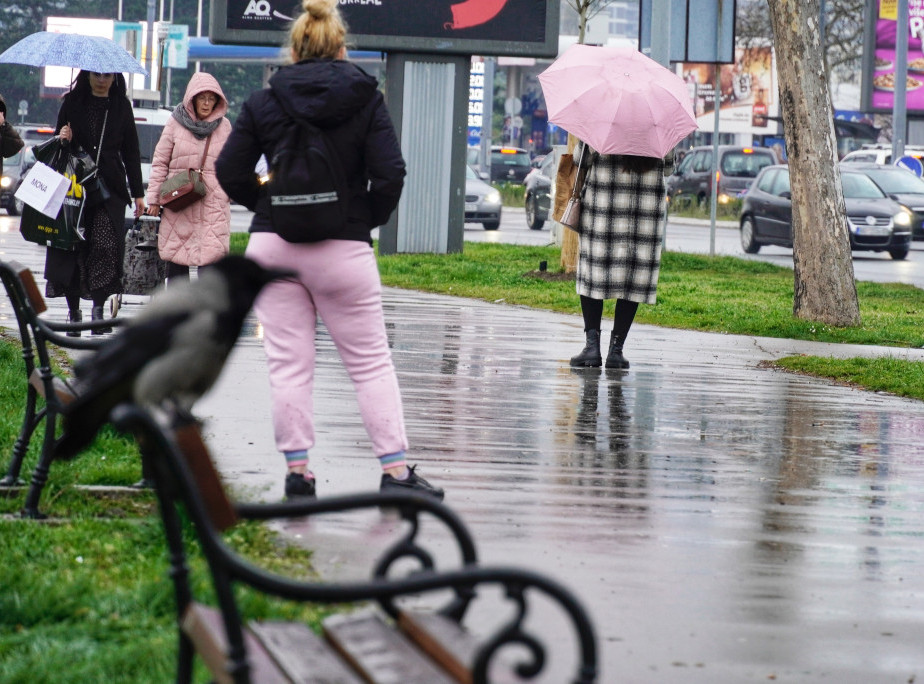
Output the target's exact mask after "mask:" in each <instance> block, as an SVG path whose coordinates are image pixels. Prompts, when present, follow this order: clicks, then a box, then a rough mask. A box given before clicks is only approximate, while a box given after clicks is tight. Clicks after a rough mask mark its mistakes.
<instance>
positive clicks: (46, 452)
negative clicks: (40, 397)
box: [22, 408, 58, 520]
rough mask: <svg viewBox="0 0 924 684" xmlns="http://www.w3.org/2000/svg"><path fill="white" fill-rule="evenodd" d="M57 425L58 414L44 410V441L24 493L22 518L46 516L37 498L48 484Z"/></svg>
mask: <svg viewBox="0 0 924 684" xmlns="http://www.w3.org/2000/svg"><path fill="white" fill-rule="evenodd" d="M57 424H58V412H57V411H54V410H51V409H48V408H46V413H45V439H44V440H42V453H41V454H39V460H38V464H37V465H36V466H35V470H34V471H32V483H31V484H30V485H29V491H28V492H27V493H26V503H25V505H24V506H23V509H22V517H23V518H32V519H35V520H42V519H44V518H47V517H48V516H47V515H45V514H44V513H42V512H41V511H39V509H38V504H39V498H40V497H41V496H42V490H43V489H44V488H45V483H46V482H48V471H49V470H50V468H51V461H52V459H53V458H54V448H55V441H56V440H55V432H56V428H57Z"/></svg>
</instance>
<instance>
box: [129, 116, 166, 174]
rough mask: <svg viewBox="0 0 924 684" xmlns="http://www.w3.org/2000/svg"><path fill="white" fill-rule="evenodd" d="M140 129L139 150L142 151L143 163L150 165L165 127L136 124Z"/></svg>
mask: <svg viewBox="0 0 924 684" xmlns="http://www.w3.org/2000/svg"><path fill="white" fill-rule="evenodd" d="M135 127H136V128H137V129H138V148H139V150H140V151H141V163H142V164H150V163H151V160H152V159H153V157H154V148H155V147H157V141H158V140H160V134H161V133H162V132H163V130H164V127H163V126H161V125H160V124H147V123H140V122H136V124H135Z"/></svg>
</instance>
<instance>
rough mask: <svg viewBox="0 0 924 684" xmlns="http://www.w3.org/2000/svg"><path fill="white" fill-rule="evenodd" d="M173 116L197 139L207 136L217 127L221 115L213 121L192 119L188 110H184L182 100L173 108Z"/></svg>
mask: <svg viewBox="0 0 924 684" xmlns="http://www.w3.org/2000/svg"><path fill="white" fill-rule="evenodd" d="M173 118H174V119H176V120H177V121H179V122H180V123H181V124H183V127H184V128H186V130H188V131H189V132H190V133H192V134H193V135H194V136H196V137H197V138H199V140H202V139H203V138H207V137H209V136H210V135H211V134H212V131H214V130H215V129H216V128H218V124H220V123H221V119H222V117H219V118H217V119H215V120H214V121H200V120H199V119H194V118H192V117H191V116H190V115H189V112H188V111H186V107H184V106H183V103H182V102H181V103H180V104H178V105H177V106H176V108H175V109H174V110H173Z"/></svg>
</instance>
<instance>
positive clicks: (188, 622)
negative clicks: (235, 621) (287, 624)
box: [180, 603, 291, 684]
mask: <svg viewBox="0 0 924 684" xmlns="http://www.w3.org/2000/svg"><path fill="white" fill-rule="evenodd" d="M180 627H181V629H182V630H183V631H184V632H185V633H186V635H187V636H188V637H189V638H190V640H191V641H192V642H193V645H194V646H195V649H196V652H197V653H198V654H199V656H200V657H201V658H202V660H203V661H204V662H205V664H206V666H207V667H208V669H209V672H211V673H212V676H214V677H215V681H216V682H218V684H234V682H233V681H232V680H231V677H230V676H229V675H228V639H227V637H226V636H225V626H224V622H222V619H221V613H220V612H219V611H217V610H216V609H214V608H210V607H209V606H204V605H202V604H201V603H191V604H189V607H188V608H187V609H186V613H185V614H184V615H183V619H182V621H181V624H180ZM244 644H245V647H246V648H247V660H248V663H249V664H250V681H252V682H258V683H259V684H291V682H290V680H289V679H288V678H287V677H286V676H285V675H284V674H283V673H282V672H281V671H280V669H279V667H278V666H277V665H276V662H275V661H274V660H273V658H272V657H271V656H270V654H269V653H267V652H266V650H265V649H264V648H263V645H262V644H261V643H260V641H259V639H257V638H256V637H255V636H254V635H253V634H252V633H251V632H250V631H249V630H246V629H245V630H244Z"/></svg>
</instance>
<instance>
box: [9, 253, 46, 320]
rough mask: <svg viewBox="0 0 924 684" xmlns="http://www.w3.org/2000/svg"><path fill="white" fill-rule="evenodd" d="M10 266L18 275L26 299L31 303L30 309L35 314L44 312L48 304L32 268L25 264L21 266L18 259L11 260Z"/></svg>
mask: <svg viewBox="0 0 924 684" xmlns="http://www.w3.org/2000/svg"><path fill="white" fill-rule="evenodd" d="M10 266H11V267H12V268H13V270H14V271H15V272H16V275H17V276H19V280H20V281H21V282H22V286H23V289H24V290H25V294H26V299H28V300H29V304H31V305H32V310H33V311H34V312H35V313H36V314H40V313H45V312H46V311H47V310H48V305H47V304H46V303H45V298H44V297H43V296H42V293H41V292H40V291H39V288H38V284H37V283H36V282H35V276H34V275H33V274H32V270H31V269H30V268H28V267H27V266H23V265H22V264H20V263H19V262H18V261H11V262H10Z"/></svg>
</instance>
